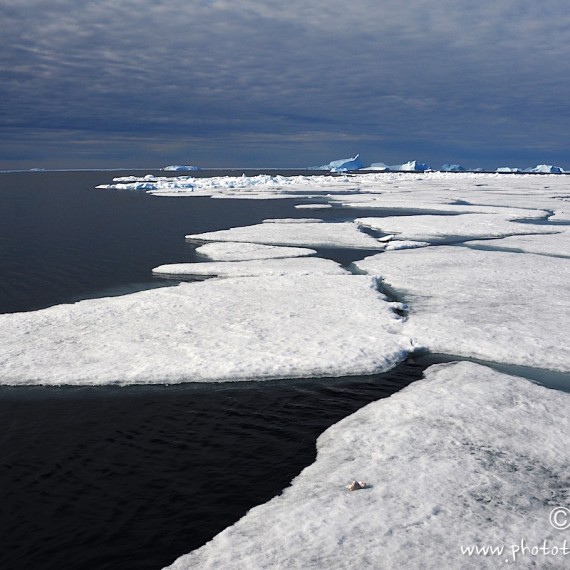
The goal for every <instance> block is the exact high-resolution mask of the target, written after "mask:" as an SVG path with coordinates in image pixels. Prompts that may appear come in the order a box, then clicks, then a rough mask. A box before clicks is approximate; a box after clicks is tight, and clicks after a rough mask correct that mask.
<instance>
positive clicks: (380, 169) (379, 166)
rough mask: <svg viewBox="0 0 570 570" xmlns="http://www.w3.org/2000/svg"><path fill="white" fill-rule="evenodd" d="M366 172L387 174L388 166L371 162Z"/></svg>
mask: <svg viewBox="0 0 570 570" xmlns="http://www.w3.org/2000/svg"><path fill="white" fill-rule="evenodd" d="M366 170H376V171H378V172H389V171H390V166H388V165H387V164H386V163H384V162H373V163H372V164H371V165H370V166H369V167H368V168H366Z"/></svg>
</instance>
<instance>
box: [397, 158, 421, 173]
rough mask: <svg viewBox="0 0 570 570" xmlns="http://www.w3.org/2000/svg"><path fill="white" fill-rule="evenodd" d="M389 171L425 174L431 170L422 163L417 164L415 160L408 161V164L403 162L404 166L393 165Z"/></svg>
mask: <svg viewBox="0 0 570 570" xmlns="http://www.w3.org/2000/svg"><path fill="white" fill-rule="evenodd" d="M390 170H394V171H396V172H425V171H426V170H431V169H430V167H429V166H428V165H427V164H425V163H423V162H418V161H417V160H410V161H409V162H405V163H404V164H393V165H392V166H390Z"/></svg>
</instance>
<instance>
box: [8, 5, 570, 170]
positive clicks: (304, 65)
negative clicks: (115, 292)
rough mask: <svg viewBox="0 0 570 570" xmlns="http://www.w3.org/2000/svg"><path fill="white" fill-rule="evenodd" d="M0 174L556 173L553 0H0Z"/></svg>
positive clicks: (568, 114)
mask: <svg viewBox="0 0 570 570" xmlns="http://www.w3.org/2000/svg"><path fill="white" fill-rule="evenodd" d="M0 18H1V21H2V36H1V39H0V42H2V46H1V50H0V68H1V72H2V75H1V77H2V80H1V81H0V168H32V167H44V168H80V167H103V168H105V167H109V168H111V167H122V166H126V167H156V166H164V165H166V164H173V163H175V164H196V165H199V166H204V167H207V166H212V167H219V166H237V167H240V166H244V167H245V166H252V167H255V166H260V167H263V166H275V167H305V166H309V165H314V164H323V163H326V162H329V161H330V160H333V159H338V158H345V157H350V156H352V155H354V154H356V153H360V154H361V156H362V158H363V160H364V162H365V163H368V164H369V163H371V162H381V161H382V162H386V163H389V164H393V163H398V162H405V161H407V160H410V159H417V160H420V161H422V162H428V163H429V164H430V165H431V166H433V167H439V166H440V165H441V164H442V163H444V162H452V163H461V164H464V165H465V166H468V167H472V168H474V167H487V168H496V167H497V166H520V167H526V166H534V165H535V164H538V163H548V164H558V165H560V166H563V167H565V168H568V169H570V149H569V148H568V138H569V137H568V133H569V132H570V96H569V95H570V94H569V85H570V11H569V10H568V4H567V1H566V0H540V1H538V0H408V1H407V2H402V1H401V0H351V1H350V2H348V1H342V2H341V1H340V0H313V1H311V2H306V1H305V0H303V1H301V0H288V1H287V2H284V1H283V0H265V1H262V0H234V1H229V0H209V1H208V0H85V1H83V2H79V1H78V0H18V1H17V2H15V1H13V0H0Z"/></svg>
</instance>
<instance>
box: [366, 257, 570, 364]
mask: <svg viewBox="0 0 570 570" xmlns="http://www.w3.org/2000/svg"><path fill="white" fill-rule="evenodd" d="M355 266H356V267H358V269H359V270H360V271H364V272H367V273H369V274H373V275H377V276H380V277H381V278H382V280H383V282H384V283H385V285H387V286H388V287H389V288H390V289H392V290H394V291H396V292H397V293H398V295H399V296H400V297H401V299H402V300H403V301H404V302H406V303H407V304H408V305H409V307H410V312H409V315H408V319H407V321H406V324H405V326H404V332H405V333H406V334H408V335H409V336H411V337H412V338H413V339H414V340H415V341H416V342H417V343H418V344H419V345H421V346H423V347H425V348H427V349H429V350H430V351H432V352H434V353H445V354H451V355H460V356H464V357H473V358H478V359H482V360H487V361H495V362H503V363H508V364H519V365H524V366H534V367H536V368H544V369H550V370H556V371H562V372H568V371H570V345H569V344H568V338H570V324H569V323H570V321H569V320H568V315H569V314H570V262H569V261H568V260H567V259H561V258H555V257H547V256H544V255H535V254H532V253H526V254H523V253H510V252H501V251H481V250H475V249H470V248H466V247H450V246H438V247H426V248H420V249H412V250H405V251H387V252H385V253H383V254H381V255H374V256H371V257H368V258H366V259H364V260H362V261H358V262H356V263H355Z"/></svg>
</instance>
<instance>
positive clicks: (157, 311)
mask: <svg viewBox="0 0 570 570" xmlns="http://www.w3.org/2000/svg"><path fill="white" fill-rule="evenodd" d="M398 307H399V304H394V303H389V302H387V301H386V299H385V297H384V296H383V295H382V294H380V293H379V292H378V291H377V288H376V280H375V279H374V278H371V277H369V276H365V275H310V276H294V277H292V276H288V277H268V276H258V277H254V278H251V277H243V278H230V279H209V280H207V281H201V282H196V283H180V284H179V285H178V286H176V287H165V288H161V289H154V290H149V291H142V292H138V293H133V294H130V295H124V296H122V297H112V298H101V299H90V300H85V301H80V302H78V303H75V304H71V305H57V306H55V307H50V308H48V309H43V310H40V311H33V312H29V313H14V314H5V315H0V383H2V384H8V385H18V384H20V385H21V384H46V385H61V384H75V385H85V384H151V383H159V384H168V383H179V382H215V381H234V380H256V379H257V380H262V379H268V378H293V377H294V378H310V377H318V376H345V375H353V374H373V373H376V372H381V371H385V370H389V369H390V368H392V367H394V366H395V365H397V364H398V363H399V362H401V361H402V360H404V359H405V358H406V356H407V354H408V353H409V352H410V351H411V350H413V347H412V345H411V343H410V342H409V340H408V339H407V338H406V337H404V336H402V335H400V334H399V331H400V329H401V326H402V320H401V317H399V316H398V315H397V314H396V312H395V309H397V308H398Z"/></svg>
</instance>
